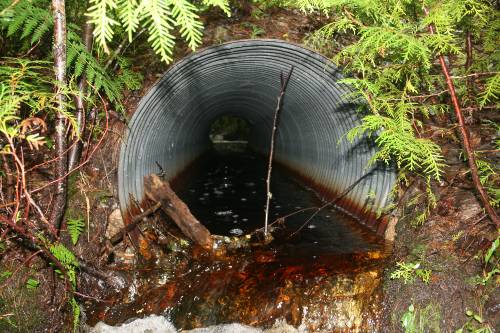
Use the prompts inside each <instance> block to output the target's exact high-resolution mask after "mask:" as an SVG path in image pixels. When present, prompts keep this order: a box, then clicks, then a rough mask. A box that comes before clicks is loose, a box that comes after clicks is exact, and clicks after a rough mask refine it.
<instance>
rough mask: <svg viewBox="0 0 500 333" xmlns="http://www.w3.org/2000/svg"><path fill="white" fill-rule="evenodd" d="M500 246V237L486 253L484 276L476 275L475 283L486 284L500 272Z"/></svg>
mask: <svg viewBox="0 0 500 333" xmlns="http://www.w3.org/2000/svg"><path fill="white" fill-rule="evenodd" d="M499 247H500V237H497V239H495V241H493V242H492V243H491V246H490V248H489V249H488V251H486V253H485V254H484V257H483V261H484V269H483V276H476V277H475V278H474V279H473V280H474V283H475V284H480V285H483V286H484V285H486V284H487V283H489V282H490V281H491V280H492V279H493V277H495V276H496V275H497V274H500V267H499V266H498V249H499Z"/></svg>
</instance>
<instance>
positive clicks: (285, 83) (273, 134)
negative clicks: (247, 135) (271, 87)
mask: <svg viewBox="0 0 500 333" xmlns="http://www.w3.org/2000/svg"><path fill="white" fill-rule="evenodd" d="M292 72H293V66H292V67H291V68H290V71H289V72H288V74H287V76H286V77H284V76H283V73H281V76H280V83H281V88H280V93H279V95H278V102H277V104H276V110H275V111H274V119H273V129H272V132H271V147H270V148H269V162H268V166H267V177H266V208H265V211H264V213H265V219H264V237H267V227H268V223H269V204H270V201H271V196H272V194H271V173H272V171H273V158H274V145H275V140H276V130H277V126H278V117H279V114H280V110H281V108H282V106H283V97H284V96H285V91H286V87H287V86H288V81H289V80H290V76H292Z"/></svg>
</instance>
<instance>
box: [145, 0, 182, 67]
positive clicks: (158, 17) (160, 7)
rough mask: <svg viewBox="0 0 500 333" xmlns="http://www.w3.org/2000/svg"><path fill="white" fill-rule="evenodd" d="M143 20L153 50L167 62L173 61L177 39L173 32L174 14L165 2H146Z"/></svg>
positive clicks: (151, 0) (160, 0) (162, 0)
mask: <svg viewBox="0 0 500 333" xmlns="http://www.w3.org/2000/svg"><path fill="white" fill-rule="evenodd" d="M143 18H144V19H145V20H146V22H147V26H148V30H149V38H148V42H149V43H150V44H151V47H152V48H153V50H154V51H155V52H156V53H157V54H158V55H159V56H160V57H161V60H163V61H165V62H167V63H168V62H171V61H172V50H173V47H174V45H175V37H174V36H173V35H172V33H171V31H172V29H173V27H174V25H175V21H174V20H173V19H172V13H171V11H170V8H169V7H168V4H167V3H166V1H164V0H150V1H147V2H144V12H143Z"/></svg>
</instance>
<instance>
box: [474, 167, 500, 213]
mask: <svg viewBox="0 0 500 333" xmlns="http://www.w3.org/2000/svg"><path fill="white" fill-rule="evenodd" d="M476 165H477V171H478V174H479V180H480V181H481V184H483V186H484V188H485V190H486V191H487V192H488V194H489V197H490V204H491V205H492V206H493V207H496V208H498V207H500V187H499V186H498V184H499V183H500V176H499V173H498V172H497V170H498V167H497V166H496V165H494V164H493V163H491V162H490V161H488V160H486V159H482V158H476Z"/></svg>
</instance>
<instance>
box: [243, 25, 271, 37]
mask: <svg viewBox="0 0 500 333" xmlns="http://www.w3.org/2000/svg"><path fill="white" fill-rule="evenodd" d="M243 26H244V27H245V28H248V29H250V38H251V39H254V38H258V37H259V36H260V35H262V34H265V33H266V31H265V30H264V29H262V28H261V27H259V26H258V25H256V24H253V23H250V22H245V23H243Z"/></svg>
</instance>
